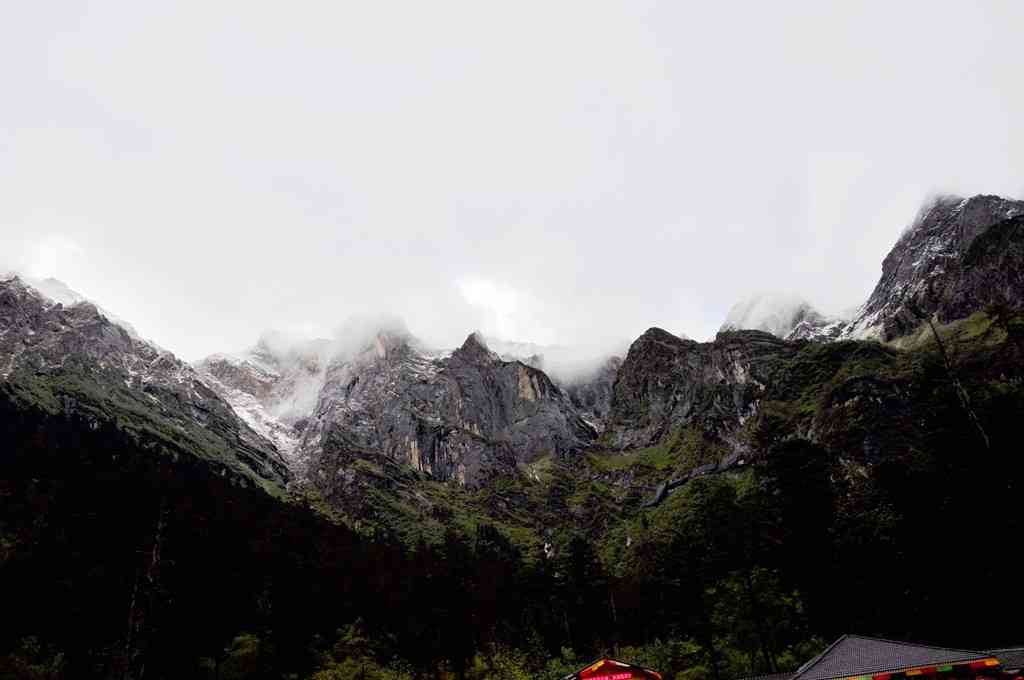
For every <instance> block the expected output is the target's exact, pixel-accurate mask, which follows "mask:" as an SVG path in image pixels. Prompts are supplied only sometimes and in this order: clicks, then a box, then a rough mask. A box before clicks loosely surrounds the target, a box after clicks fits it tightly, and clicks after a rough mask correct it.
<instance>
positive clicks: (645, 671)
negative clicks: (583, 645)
mask: <svg viewBox="0 0 1024 680" xmlns="http://www.w3.org/2000/svg"><path fill="white" fill-rule="evenodd" d="M598 664H605V665H607V666H609V667H617V668H619V669H630V670H632V671H639V672H640V674H641V675H646V676H648V677H653V678H658V679H659V680H660V678H661V673H659V672H658V671H656V670H654V669H652V668H647V667H646V666H640V665H639V664H635V663H626V662H625V661H617V660H616V659H610V658H608V657H603V658H601V659H597V660H596V661H594V662H593V663H592V664H589V665H587V666H585V667H584V668H581V669H580V670H578V671H576V672H575V673H570V674H569V675H567V676H565V678H564V680H573V679H576V678H579V677H580V676H581V675H583V674H585V673H588V671H591V670H592V669H594V667H595V666H597V665H598Z"/></svg>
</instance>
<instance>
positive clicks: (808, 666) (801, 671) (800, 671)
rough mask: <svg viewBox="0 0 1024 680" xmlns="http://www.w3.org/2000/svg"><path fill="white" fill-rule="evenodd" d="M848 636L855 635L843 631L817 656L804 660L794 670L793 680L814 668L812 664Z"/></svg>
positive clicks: (815, 663)
mask: <svg viewBox="0 0 1024 680" xmlns="http://www.w3.org/2000/svg"><path fill="white" fill-rule="evenodd" d="M849 637H856V636H853V635H850V633H843V634H842V635H840V636H839V637H838V638H837V639H836V641H835V642H833V643H832V644H830V645H829V646H828V647H826V648H825V649H824V650H822V652H821V653H820V654H818V656H816V657H814V658H813V659H811V660H810V661H808V662H806V663H805V664H804V665H802V666H800V668H797V669H796V671H795V672H794V673H793V680H797V678H799V677H800V676H801V675H803V674H804V673H806V672H807V671H809V670H811V669H812V668H814V666H815V665H817V663H818V662H819V661H821V660H822V659H824V658H825V655H826V654H828V653H829V652H831V651H832V650H833V649H835V648H836V647H837V646H839V643H840V642H842V641H843V640H845V639H846V638H849Z"/></svg>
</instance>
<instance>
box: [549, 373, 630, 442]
mask: <svg viewBox="0 0 1024 680" xmlns="http://www.w3.org/2000/svg"><path fill="white" fill-rule="evenodd" d="M621 366H622V359H620V358H619V357H609V358H607V359H605V360H604V361H602V362H601V363H600V364H599V365H598V366H597V367H596V368H594V369H592V370H591V371H590V372H584V373H581V374H578V375H575V376H573V377H571V378H567V379H565V380H563V381H561V383H560V385H559V386H560V387H561V388H562V390H563V391H564V392H565V394H566V396H568V397H569V401H570V402H571V403H572V405H573V407H574V408H575V409H576V411H577V412H578V413H579V414H580V415H581V416H582V417H583V418H584V419H585V420H586V421H587V423H588V424H590V426H591V427H593V428H594V429H595V430H596V431H597V432H598V433H601V432H603V431H604V428H605V424H606V423H607V420H608V416H609V415H610V414H611V410H612V395H613V394H614V391H615V379H616V378H617V377H618V375H619V368H620V367H621Z"/></svg>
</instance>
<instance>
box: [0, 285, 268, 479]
mask: <svg viewBox="0 0 1024 680" xmlns="http://www.w3.org/2000/svg"><path fill="white" fill-rule="evenodd" d="M68 301H69V302H72V304H70V305H69V306H65V305H64V302H60V301H55V300H53V299H52V298H50V297H48V296H47V295H44V294H43V293H41V292H40V291H39V290H38V289H36V288H35V287H34V286H31V285H28V284H26V282H25V281H23V280H22V279H21V278H19V277H10V278H7V279H4V280H0V375H2V377H3V380H4V383H5V389H7V390H8V393H9V394H12V395H14V398H15V399H17V400H19V401H22V402H24V403H26V404H28V405H31V406H32V407H34V408H39V409H42V410H43V411H45V412H48V413H50V414H54V415H61V416H65V417H70V416H74V417H84V418H87V419H89V420H90V421H91V422H93V423H94V424H95V425H96V426H97V427H98V426H99V425H100V424H101V423H105V424H116V426H117V427H119V428H121V429H123V430H124V431H125V432H127V433H128V434H129V435H130V436H132V437H134V438H136V439H137V441H139V442H140V443H142V442H145V445H146V446H147V447H148V448H152V449H155V450H157V451H163V452H167V453H168V454H170V455H174V456H179V455H181V454H183V453H184V454H189V455H192V456H194V457H196V458H198V459H203V460H206V461H209V462H210V464H211V465H213V466H214V467H215V468H217V469H218V470H219V472H220V473H221V474H224V475H230V476H231V477H232V478H233V479H236V480H238V481H240V482H242V483H255V484H259V485H261V486H269V487H273V488H276V489H281V488H282V487H283V484H284V482H285V480H286V479H287V476H288V472H287V468H286V466H285V464H284V462H283V461H282V460H281V458H280V455H279V454H278V452H277V451H276V450H274V447H273V446H272V445H271V443H270V442H268V441H266V440H265V439H263V438H262V437H260V436H259V435H258V434H257V433H256V432H254V431H253V430H252V429H251V428H249V427H247V426H246V425H245V423H244V422H242V421H241V420H240V419H239V418H238V417H237V416H236V414H235V413H234V412H233V411H232V409H231V407H230V406H229V405H228V404H227V403H225V402H224V401H223V400H221V399H220V398H219V397H218V396H217V395H216V394H214V393H213V392H212V391H210V390H209V389H208V388H207V386H206V384H205V383H204V381H203V380H202V379H201V378H200V376H199V374H198V373H197V372H196V371H195V370H193V368H192V367H191V366H189V365H188V364H186V363H184V362H182V361H180V360H178V359H177V358H176V357H175V356H174V355H173V354H171V353H170V352H168V351H166V350H163V349H161V348H159V347H157V346H155V345H153V344H151V343H148V342H146V341H144V340H142V339H140V338H138V337H137V336H135V335H134V334H133V333H130V332H129V331H128V330H126V329H125V328H123V327H122V326H121V325H120V324H118V323H115V322H114V321H113V320H111V319H110V318H109V317H108V316H107V315H106V314H105V313H103V312H102V311H101V310H100V308H98V307H97V306H96V305H95V304H93V303H91V302H88V301H86V300H85V299H84V298H82V299H80V300H79V299H71V300H68Z"/></svg>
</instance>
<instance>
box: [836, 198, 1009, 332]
mask: <svg viewBox="0 0 1024 680" xmlns="http://www.w3.org/2000/svg"><path fill="white" fill-rule="evenodd" d="M1022 218H1024V202H1022V201H1014V200H1010V199H1006V198H1002V197H1000V196H990V195H979V196H973V197H971V198H960V197H954V196H943V197H939V198H937V199H935V200H933V201H932V202H930V203H929V204H927V205H925V206H924V208H922V210H921V211H920V213H919V214H918V217H917V218H916V219H915V220H914V222H913V223H912V224H911V226H910V228H909V229H907V231H905V232H904V233H903V234H902V235H901V236H900V238H899V240H898V241H897V242H896V245H895V246H893V249H892V250H891V251H890V252H889V254H888V255H887V256H886V257H885V260H884V261H883V262H882V276H881V278H880V279H879V281H878V284H877V285H876V286H875V289H874V291H872V293H871V296H870V297H869V298H868V300H867V302H866V303H865V304H864V305H863V306H862V307H861V309H860V310H859V313H858V315H857V318H855V319H854V321H853V322H852V324H851V326H850V328H849V329H848V331H847V332H846V335H847V336H849V337H854V338H878V339H880V340H886V341H888V340H893V339H895V338H898V337H900V336H903V335H907V334H908V333H911V332H913V331H914V330H915V329H916V328H917V327H918V326H920V324H921V322H922V317H921V315H922V314H924V315H933V314H934V315H936V316H937V317H938V318H939V320H940V321H949V320H952V319H956V318H962V317H964V316H968V315H970V314H971V313H972V312H973V311H976V310H978V309H981V308H983V307H984V306H985V305H986V304H991V303H993V302H997V301H999V299H998V298H1002V299H1005V300H1006V301H1011V302H1012V301H1014V300H1015V301H1016V304H1018V305H1019V304H1021V303H1022V301H1024V289H1021V288H1019V285H1020V282H1019V281H1018V279H1019V277H1018V276H1015V274H1014V271H1013V270H1017V271H1019V269H1020V266H1021V265H1022V261H1021V260H1020V258H1021V252H1020V250H1019V242H1020V230H1021V222H1022ZM1002 241H1006V245H1007V246H1010V247H1009V248H1008V249H1002V248H1000V247H995V246H994V244H995V243H996V242H1002ZM1013 244H1018V247H1013ZM999 272H1001V273H999Z"/></svg>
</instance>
